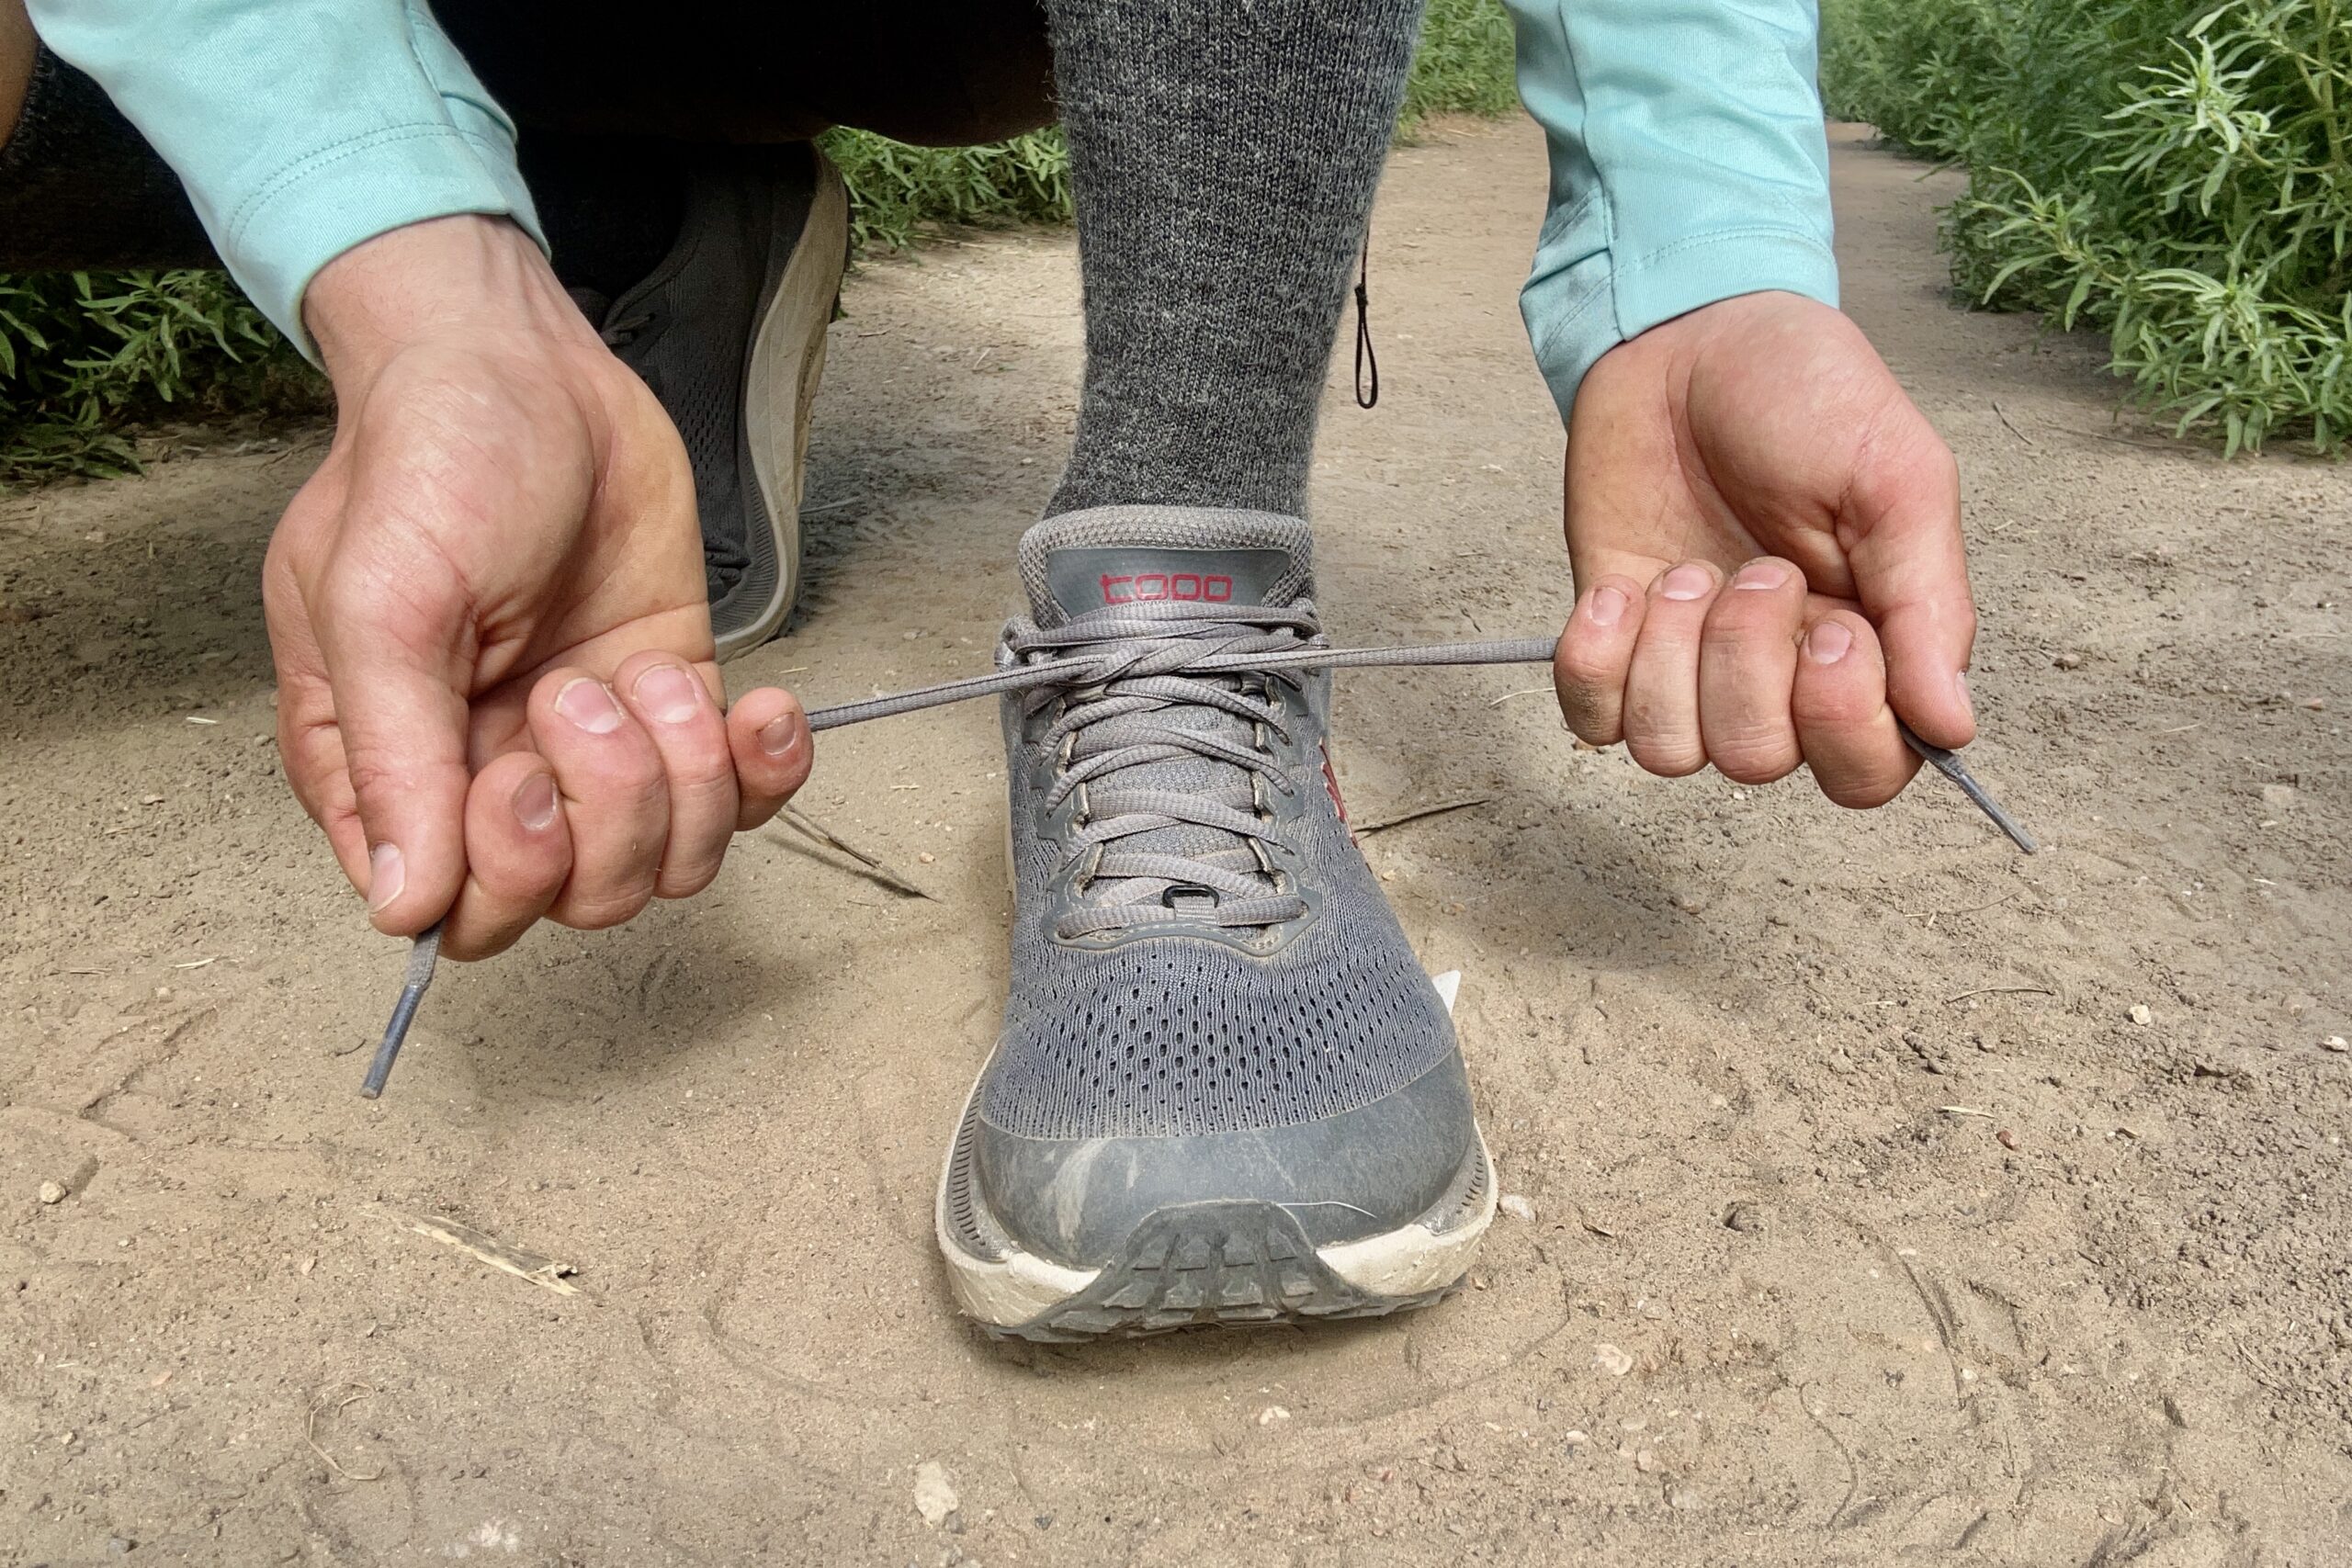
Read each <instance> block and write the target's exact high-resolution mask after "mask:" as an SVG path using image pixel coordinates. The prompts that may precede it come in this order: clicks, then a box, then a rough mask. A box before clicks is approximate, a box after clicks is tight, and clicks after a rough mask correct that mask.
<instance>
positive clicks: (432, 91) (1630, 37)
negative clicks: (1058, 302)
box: [30, 0, 1838, 418]
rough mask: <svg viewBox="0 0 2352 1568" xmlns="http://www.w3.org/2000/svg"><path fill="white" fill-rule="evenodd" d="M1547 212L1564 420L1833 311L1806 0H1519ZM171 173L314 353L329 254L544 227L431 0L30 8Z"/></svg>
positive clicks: (1540, 306) (1539, 258)
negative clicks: (1615, 394)
mask: <svg viewBox="0 0 2352 1568" xmlns="http://www.w3.org/2000/svg"><path fill="white" fill-rule="evenodd" d="M1506 3H1507V4H1508V5H1509V6H1510V12H1511V16H1512V19H1513V21H1514V22H1515V23H1516V25H1517V28H1518V34H1519V86H1520V96H1521V98H1522V99H1523V100H1524V101H1525V103H1526V105H1527V108H1528V112H1529V113H1530V114H1532V115H1533V116H1534V118H1535V119H1536V121H1537V122H1538V123H1539V124H1541V125H1542V126H1543V127H1544V136H1545V139H1546V141H1547V142H1548V144H1549V147H1550V152H1551V164H1552V192H1551V209H1550V215H1549V216H1548V217H1547V218H1546V219H1545V220H1544V228H1543V231H1542V232H1541V234H1540V236H1539V237H1538V240H1537V243H1536V252H1535V265H1534V268H1533V272H1532V276H1530V278H1529V279H1528V283H1527V287H1526V288H1525V289H1524V290H1522V291H1521V299H1520V303H1521V313H1522V314H1523V315H1524V317H1525V318H1526V321H1527V330H1528V335H1529V338H1530V340H1531V341H1532V344H1533V345H1534V349H1535V356H1536V360H1537V362H1538V363H1539V364H1540V365H1541V366H1542V367H1543V370H1544V378H1545V379H1546V380H1547V381H1548V382H1549V383H1550V384H1551V388H1552V393H1553V396H1554V398H1555V400H1557V401H1558V403H1559V406H1560V412H1561V415H1562V417H1563V418H1566V416H1567V414H1568V412H1569V411H1570V408H1571V406H1572V405H1573V403H1574V401H1575V398H1576V390H1577V385H1578V383H1580V382H1581V381H1582V379H1583V378H1584V374H1585V372H1586V371H1587V370H1589V369H1590V368H1591V367H1592V365H1593V362H1594V361H1595V360H1597V359H1599V358H1600V356H1601V355H1603V354H1605V353H1607V352H1608V351H1609V350H1610V349H1611V348H1613V347H1615V346H1616V345H1617V344H1620V343H1623V342H1624V341H1625V340H1626V339H1628V338H1631V337H1632V336H1634V334H1635V333H1640V332H1643V331H1645V330H1646V329H1647V328H1650V327H1652V326H1656V325H1657V323H1659V322H1661V321H1667V320H1668V319H1670V318H1672V317H1674V316H1678V315H1680V314H1682V313H1683V312H1685V311H1688V310H1695V309H1697V308H1698V307H1700V306H1702V305H1706V304H1710V303H1713V301H1715V300H1718V299H1729V298H1731V297H1733V296H1735V295H1739V294H1747V293H1753V292H1756V291H1758V290H1759V289H1768V288H1778V289H1788V290H1792V291H1793V292H1796V293H1799V294H1804V295H1808V296H1810V297H1812V298H1814V299H1820V300H1822V301H1824V302H1825V303H1828V304H1835V303H1836V302H1837V288H1838V282H1837V266H1836V264H1835V263H1834V262H1833V260H1832V259H1831V256H1830V249H1829V243H1830V220H1829V182H1828V151H1827V146H1826V140H1825V137H1824V134H1823V128H1822V119H1821V106H1820V102H1819V99H1818V97H1817V96H1816V94H1815V85H1814V38H1815V28H1816V17H1815V0H1506ZM30 9H31V13H32V18H33V25H34V27H35V28H36V29H38V30H39V32H40V35H41V37H42V39H44V40H45V41H46V42H47V43H48V45H49V47H50V48H51V50H53V51H55V52H56V53H57V54H58V55H59V56H60V57H61V58H62V59H64V60H67V61H69V62H72V63H74V65H77V66H79V67H80V68H81V69H82V70H84V71H85V72H87V73H90V75H92V76H93V77H95V78H96V80H97V82H98V83H99V85H101V86H103V87H104V88H105V89H106V90H107V94H108V95H109V96H111V97H112V98H113V99H114V101H115V103H116V104H117V105H118V106H119V107H120V108H121V109H122V111H123V113H124V114H125V115H126V116H128V117H129V118H130V120H131V122H132V123H133V124H135V125H136V126H138V128H139V130H141V133H142V134H144V135H145V136H146V138H147V139H148V141H151V142H153V144H154V145H155V147H156V149H157V150H158V151H159V152H162V153H163V155H164V158H165V159H166V160H167V161H168V162H169V163H170V164H171V165H172V167H173V168H174V170H175V171H176V172H177V173H178V175H179V176H180V178H181V180H182V181H183V182H184V183H185V184H186V185H187V188H188V192H189V195H190V196H191V197H192V198H193V199H194V201H195V204H196V210H197V215H198V217H199V218H200V219H201V220H203V222H204V226H205V230H206V231H207V232H208V233H209V234H210V235H211V237H212V242H213V244H214V245H215V247H216V248H217V249H218V250H219V251H220V257H221V259H222V261H223V262H224V263H225V264H226V265H228V268H229V270H230V272H231V273H232V274H233V275H234V276H235V277H236V279H237V281H238V282H239V283H240V284H242V285H243V287H244V289H245V291H246V293H247V294H249V295H251V296H252V298H253V300H254V304H255V305H256V306H258V307H259V308H260V309H261V311H262V313H263V314H265V315H266V316H267V317H268V318H269V319H270V320H271V321H275V322H276V323H277V325H278V327H279V328H280V329H282V330H283V331H284V332H285V333H286V334H287V335H288V337H290V338H292V339H293V340H294V342H295V343H296V344H300V345H301V347H302V348H303V350H304V352H306V353H314V352H315V351H314V350H313V349H312V348H311V339H310V335H309V333H307V332H305V331H304V330H303V326H302V293H303V290H304V289H305V288H308V287H309V285H310V281H311V278H312V277H313V276H315V275H316V274H317V272H318V270H319V269H320V268H321V267H322V266H324V265H326V264H327V263H328V262H330V261H332V260H333V259H334V257H335V256H337V255H339V254H342V253H343V252H345V251H346V250H348V249H350V248H351V247H352V246H354V245H356V244H358V243H360V242H362V241H364V240H368V239H371V238H373V237H374V236H376V235H378V234H381V233H384V232H386V231H390V230H392V229H396V228H399V227H401V225H403V224H406V223H413V222H417V221H420V220H424V219H427V218H437V217H444V216H447V215H448V214H451V213H459V212H477V213H488V214H494V215H502V216H504V217H508V218H512V219H513V220H515V221H516V222H517V223H519V224H521V225H522V226H523V227H524V228H525V229H526V230H527V231H530V232H531V233H532V234H533V236H534V237H536V238H541V239H542V243H544V239H543V237H542V236H540V235H539V230H538V225H537V218H536V216H535V215H534V213H533V211H532V209H531V199H530V196H529V193H528V192H527V191H526V190H525V188H524V186H523V181H522V178H521V176H520V175H518V174H517V173H516V171H515V127H514V125H513V123H512V122H511V121H510V120H508V119H507V118H506V116H505V114H504V113H503V111H502V110H501V109H500V108H499V107H498V106H497V105H496V104H495V103H494V102H492V99H491V97H490V95H489V94H488V93H486V92H484V91H483V89H482V86H481V83H480V82H479V81H477V80H476V79H475V77H474V74H473V73H472V72H471V71H470V70H469V69H468V68H467V65H466V62H465V61H464V60H463V59H462V58H460V57H459V55H458V51H457V50H456V49H455V48H454V47H453V46H452V45H451V44H450V42H449V40H448V39H447V37H446V36H444V35H443V33H442V32H441V29H440V28H439V27H438V26H436V25H435V22H434V20H433V17H432V15H431V13H430V11H429V10H428V9H427V8H426V6H425V5H424V0H171V3H170V4H166V5H157V4H155V3H154V0H30Z"/></svg>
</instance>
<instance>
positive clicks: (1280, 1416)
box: [1258, 1404, 1290, 1427]
mask: <svg viewBox="0 0 2352 1568" xmlns="http://www.w3.org/2000/svg"><path fill="white" fill-rule="evenodd" d="M1289 1419H1290V1412H1289V1411H1287V1410H1285V1409H1283V1407H1282V1406H1281V1405H1279V1404H1269V1405H1267V1406H1266V1407H1265V1408H1264V1409H1263V1410H1261V1411H1260V1412H1258V1425H1259V1426H1261V1427H1271V1426H1272V1425H1273V1424H1274V1423H1275V1422H1277V1421H1287V1420H1289Z"/></svg>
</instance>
